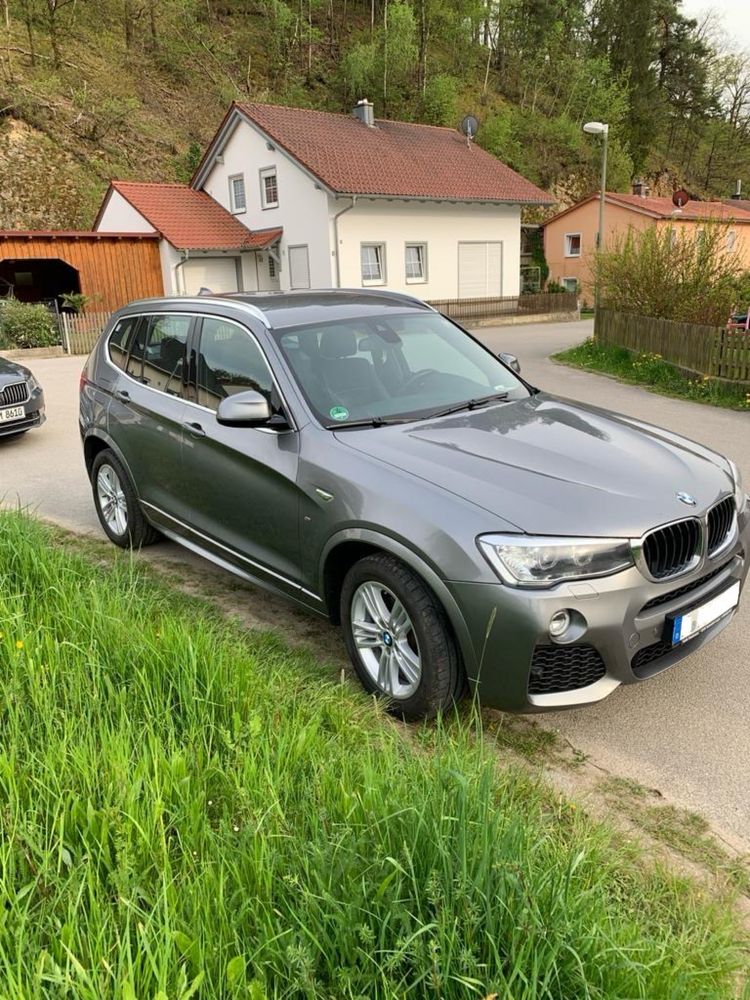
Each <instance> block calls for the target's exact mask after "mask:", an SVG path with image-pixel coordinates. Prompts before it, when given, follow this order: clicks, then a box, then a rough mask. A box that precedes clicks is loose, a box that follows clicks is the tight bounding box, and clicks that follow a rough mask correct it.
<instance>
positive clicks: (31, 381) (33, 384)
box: [26, 372, 41, 395]
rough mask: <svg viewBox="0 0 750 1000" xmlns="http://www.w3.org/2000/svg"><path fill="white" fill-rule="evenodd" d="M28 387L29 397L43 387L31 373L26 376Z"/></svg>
mask: <svg viewBox="0 0 750 1000" xmlns="http://www.w3.org/2000/svg"><path fill="white" fill-rule="evenodd" d="M26 385H27V386H28V388H29V395H31V393H32V392H36V391H37V389H40V388H41V386H40V385H39V383H38V382H37V380H36V378H35V377H34V376H33V375H32V374H31V372H29V374H28V375H27V376H26Z"/></svg>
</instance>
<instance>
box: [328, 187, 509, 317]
mask: <svg viewBox="0 0 750 1000" xmlns="http://www.w3.org/2000/svg"><path fill="white" fill-rule="evenodd" d="M348 203H350V199H346V198H343V197H342V198H340V199H338V200H335V199H331V206H332V212H338V211H340V210H341V209H342V208H344V207H345V206H346V205H347V204H348ZM338 229H339V252H340V255H341V285H342V286H343V287H345V288H358V287H361V286H362V274H361V269H360V246H361V244H362V243H385V245H386V283H385V285H382V286H375V287H383V288H390V289H392V290H393V291H400V292H407V293H409V294H411V295H416V296H417V297H418V298H420V299H455V298H457V297H458V244H459V242H463V241H481V242H500V243H502V244H503V280H502V294H503V295H518V293H519V290H520V287H519V286H520V264H521V209H520V206H518V205H471V204H468V205H467V204H464V205H460V204H447V203H443V202H414V201H388V200H385V199H369V200H367V199H358V201H357V203H356V206H355V207H354V208H353V209H352V210H351V211H350V212H346V213H345V214H344V215H342V216H341V217H340V219H339V223H338ZM412 242H413V243H426V244H427V281H426V282H419V283H418V282H408V283H407V281H406V271H405V266H406V265H405V249H404V248H405V244H406V243H412Z"/></svg>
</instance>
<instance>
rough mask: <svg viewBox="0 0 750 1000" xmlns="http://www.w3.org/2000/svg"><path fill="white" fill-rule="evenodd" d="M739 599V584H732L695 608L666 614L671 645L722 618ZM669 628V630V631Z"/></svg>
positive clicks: (734, 606) (680, 641)
mask: <svg viewBox="0 0 750 1000" xmlns="http://www.w3.org/2000/svg"><path fill="white" fill-rule="evenodd" d="M739 600H740V584H739V581H738V582H737V583H734V584H732V586H731V587H729V588H728V589H727V590H723V591H722V592H721V593H720V594H717V595H716V597H712V598H711V600H710V601H706V603H705V604H700V605H699V606H698V607H697V608H692V609H691V610H690V611H685V612H684V613H683V614H681V615H668V616H667V622H666V625H667V635H668V636H669V637H670V638H671V640H672V645H673V646H679V645H680V643H683V642H686V641H687V640H688V639H691V638H692V637H693V636H694V635H697V634H698V632H703V631H704V629H707V628H708V627H709V626H710V625H713V624H714V622H717V621H718V620H719V619H720V618H723V617H724V615H726V614H727V613H728V612H730V611H732V610H733V609H734V608H736V607H737V605H738V603H739ZM670 630H671V631H670Z"/></svg>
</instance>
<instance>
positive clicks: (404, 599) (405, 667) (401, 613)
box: [341, 553, 465, 719]
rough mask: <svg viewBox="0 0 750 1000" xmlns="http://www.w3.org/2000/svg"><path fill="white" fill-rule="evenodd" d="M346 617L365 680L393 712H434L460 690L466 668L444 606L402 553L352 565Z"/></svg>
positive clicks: (345, 591)
mask: <svg viewBox="0 0 750 1000" xmlns="http://www.w3.org/2000/svg"><path fill="white" fill-rule="evenodd" d="M341 622H342V626H343V629H344V640H345V642H346V647H347V650H348V652H349V656H350V657H351V661H352V663H353V665H354V669H355V670H356V672H357V676H358V677H359V679H360V681H361V682H362V685H363V686H364V688H365V689H366V690H367V691H369V692H371V693H373V694H377V695H379V696H380V697H382V698H384V699H387V702H388V711H390V712H392V713H393V714H394V715H398V716H401V717H402V718H404V719H425V718H430V717H432V716H434V715H436V714H437V713H438V712H441V711H444V710H445V709H446V708H448V707H450V705H451V704H453V702H454V701H456V700H457V699H458V698H460V696H461V694H462V693H463V690H464V687H465V684H464V671H463V666H462V664H461V658H460V655H459V652H458V648H457V646H456V642H455V639H454V637H453V633H452V631H451V628H450V624H449V622H448V619H447V617H446V614H445V611H444V610H443V607H442V605H441V604H440V603H439V601H438V600H437V599H436V598H435V596H434V595H433V594H432V592H431V591H430V590H429V589H428V588H427V586H426V585H425V583H424V582H423V580H422V579H421V578H420V577H419V576H418V575H417V574H416V573H415V572H414V571H413V570H412V569H410V568H409V567H408V566H406V565H405V564H404V563H402V562H401V561H400V560H399V559H396V558H395V557H394V556H391V555H388V554H387V553H378V554H376V555H370V556H365V558H364V559H360V561H359V562H357V563H355V565H354V566H352V568H351V569H350V570H349V572H348V573H347V574H346V577H345V579H344V584H343V587H342V590H341Z"/></svg>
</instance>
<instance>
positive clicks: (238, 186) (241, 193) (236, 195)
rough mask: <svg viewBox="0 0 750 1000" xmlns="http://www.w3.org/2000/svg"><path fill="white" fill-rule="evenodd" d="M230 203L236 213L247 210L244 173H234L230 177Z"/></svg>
mask: <svg viewBox="0 0 750 1000" xmlns="http://www.w3.org/2000/svg"><path fill="white" fill-rule="evenodd" d="M229 205H230V209H231V211H232V213H233V214H234V215H240V214H241V213H242V212H246V211H247V198H246V197H245V175H244V174H234V176H233V177H230V178H229Z"/></svg>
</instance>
